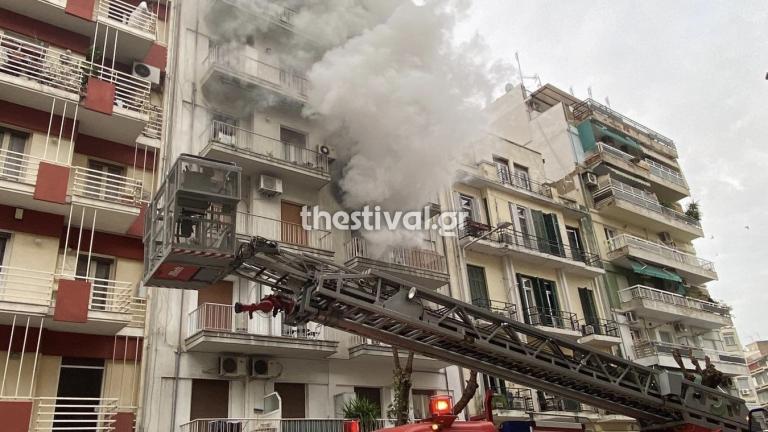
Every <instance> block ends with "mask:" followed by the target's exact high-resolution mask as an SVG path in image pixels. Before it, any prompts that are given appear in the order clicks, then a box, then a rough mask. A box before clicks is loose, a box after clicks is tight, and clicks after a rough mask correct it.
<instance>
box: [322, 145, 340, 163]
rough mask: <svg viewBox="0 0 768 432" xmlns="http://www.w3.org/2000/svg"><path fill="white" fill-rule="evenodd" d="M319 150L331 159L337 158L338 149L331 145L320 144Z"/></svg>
mask: <svg viewBox="0 0 768 432" xmlns="http://www.w3.org/2000/svg"><path fill="white" fill-rule="evenodd" d="M317 152H318V153H320V154H322V155H325V156H327V157H328V159H331V160H333V159H336V149H335V148H333V147H331V146H329V145H325V144H320V145H319V146H317Z"/></svg>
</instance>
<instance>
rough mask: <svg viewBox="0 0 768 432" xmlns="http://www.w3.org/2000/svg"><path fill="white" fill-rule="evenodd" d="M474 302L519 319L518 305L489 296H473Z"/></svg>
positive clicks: (492, 310)
mask: <svg viewBox="0 0 768 432" xmlns="http://www.w3.org/2000/svg"><path fill="white" fill-rule="evenodd" d="M472 304H473V305H475V306H479V307H481V308H483V309H488V310H489V311H491V312H493V313H497V314H500V315H503V316H505V317H508V318H512V319H517V305H516V304H514V303H507V302H503V301H498V300H490V299H487V298H473V299H472Z"/></svg>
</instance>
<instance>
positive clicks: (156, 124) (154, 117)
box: [141, 105, 163, 139]
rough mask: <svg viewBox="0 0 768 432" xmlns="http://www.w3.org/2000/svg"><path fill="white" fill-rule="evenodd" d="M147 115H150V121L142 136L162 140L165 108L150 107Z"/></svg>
mask: <svg viewBox="0 0 768 432" xmlns="http://www.w3.org/2000/svg"><path fill="white" fill-rule="evenodd" d="M147 113H148V114H149V121H148V122H147V125H146V126H144V130H143V131H141V134H142V135H144V136H145V137H147V138H152V139H161V138H162V136H163V108H162V107H159V106H157V105H149V107H148V108H147Z"/></svg>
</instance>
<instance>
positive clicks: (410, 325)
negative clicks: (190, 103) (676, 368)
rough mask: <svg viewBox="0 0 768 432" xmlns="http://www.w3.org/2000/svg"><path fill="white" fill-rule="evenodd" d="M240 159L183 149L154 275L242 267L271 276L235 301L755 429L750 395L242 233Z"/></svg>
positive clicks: (602, 404) (639, 412)
mask: <svg viewBox="0 0 768 432" xmlns="http://www.w3.org/2000/svg"><path fill="white" fill-rule="evenodd" d="M239 188H240V171H239V168H238V167H236V166H235V165H232V164H228V163H222V162H217V161H213V160H210V159H204V158H199V157H194V156H188V155H182V156H181V157H180V158H179V159H178V161H177V163H176V164H175V165H174V167H173V168H172V169H171V172H170V174H169V176H168V178H167V180H166V181H165V182H164V184H163V185H162V186H161V189H160V190H159V191H158V194H157V196H156V198H155V200H153V202H152V204H151V205H150V208H149V209H148V211H147V213H146V219H145V232H146V233H145V238H144V241H145V248H146V257H145V259H146V260H147V263H146V264H147V265H146V266H145V267H146V274H145V284H146V285H147V286H159V287H172V288H181V289H201V288H204V287H206V286H208V285H210V284H211V283H214V282H216V281H218V280H220V279H222V278H224V277H226V276H229V275H235V276H238V277H242V278H245V279H248V280H251V281H253V282H256V283H259V284H262V285H265V286H269V287H271V288H272V290H273V294H271V295H268V296H266V297H265V298H264V299H262V301H261V302H260V303H256V304H253V305H236V311H237V312H244V313H245V312H247V313H251V314H252V313H253V312H256V311H261V312H270V313H273V314H274V315H277V314H278V313H283V315H284V322H286V323H287V324H291V325H300V324H304V323H307V322H310V321H312V322H316V323H320V324H323V325H326V326H329V327H333V328H336V329H340V330H344V331H346V332H349V333H353V334H356V335H360V336H363V337H368V338H371V339H375V340H378V341H381V342H385V343H388V344H392V345H395V346H398V347H402V348H403V349H408V350H412V351H415V352H418V353H421V354H424V355H427V356H430V357H433V358H435V359H439V360H442V361H445V362H448V363H451V364H455V365H459V366H462V367H465V368H469V369H474V370H477V371H480V372H483V373H486V374H488V375H492V376H495V377H498V378H503V379H505V380H508V381H511V382H514V383H518V384H521V385H525V386H529V387H532V388H536V389H539V390H543V391H546V392H551V393H555V394H559V395H562V396H564V397H568V398H571V399H575V400H578V401H580V402H583V403H585V404H588V405H591V406H594V407H598V408H603V409H605V410H607V411H610V412H612V413H616V414H623V415H626V416H629V417H632V418H635V419H637V420H638V422H639V423H640V424H641V426H642V427H643V429H645V430H673V429H679V428H682V427H686V426H687V427H688V428H691V427H692V428H693V429H696V430H722V431H738V432H745V431H747V417H748V414H749V413H748V410H747V407H746V405H745V403H744V401H743V400H741V399H739V398H736V397H733V396H730V395H728V394H726V393H723V392H721V391H720V390H718V389H714V388H709V387H705V386H702V385H700V384H696V383H694V382H692V381H689V380H686V379H685V378H684V377H683V375H682V374H679V373H673V372H669V371H662V370H658V369H653V368H649V367H645V366H641V365H639V364H636V363H634V362H632V361H629V360H626V359H622V358H619V357H616V356H614V355H611V354H608V353H605V352H602V351H600V350H597V349H594V348H591V347H588V346H584V345H582V344H579V343H577V342H574V341H571V340H569V339H566V338H562V337H558V336H555V335H552V334H549V333H547V332H544V331H542V330H540V329H538V328H536V327H534V326H531V325H528V324H525V323H521V322H519V321H517V320H515V319H513V317H511V316H508V315H504V314H500V313H496V312H493V311H489V310H487V309H484V308H481V307H478V306H474V305H471V304H468V303H465V302H462V301H460V300H457V299H455V298H452V297H449V296H445V295H442V294H440V293H438V292H436V291H435V290H432V289H428V288H423V287H419V286H414V284H413V283H411V282H408V281H405V280H401V279H399V278H397V277H395V276H393V275H390V274H388V273H384V272H378V271H370V272H364V273H363V272H359V271H355V270H352V269H349V268H347V267H344V266H341V265H338V264H336V263H334V262H331V261H328V260H325V259H321V258H318V257H316V256H314V255H311V254H304V253H299V252H294V251H289V250H286V249H284V248H282V247H280V246H279V245H278V244H277V243H276V242H274V241H269V240H266V239H263V238H254V239H242V240H238V239H237V237H236V236H235V234H234V228H235V226H236V221H235V207H236V205H237V202H238V201H239Z"/></svg>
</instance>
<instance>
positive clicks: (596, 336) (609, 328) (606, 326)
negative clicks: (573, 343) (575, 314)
mask: <svg viewBox="0 0 768 432" xmlns="http://www.w3.org/2000/svg"><path fill="white" fill-rule="evenodd" d="M581 334H582V337H581V338H579V343H581V344H584V345H589V346H591V347H594V348H610V347H612V346H615V345H618V344H620V343H621V335H620V334H619V324H618V323H617V322H616V321H613V320H606V319H602V318H597V319H592V320H589V321H586V320H585V321H584V323H583V324H582V325H581Z"/></svg>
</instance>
